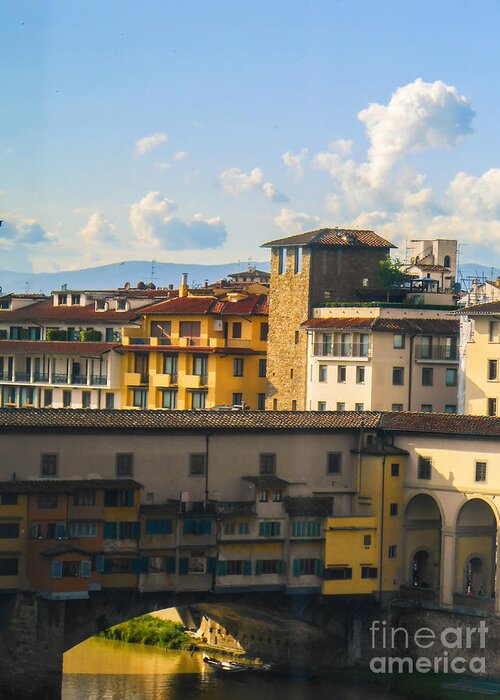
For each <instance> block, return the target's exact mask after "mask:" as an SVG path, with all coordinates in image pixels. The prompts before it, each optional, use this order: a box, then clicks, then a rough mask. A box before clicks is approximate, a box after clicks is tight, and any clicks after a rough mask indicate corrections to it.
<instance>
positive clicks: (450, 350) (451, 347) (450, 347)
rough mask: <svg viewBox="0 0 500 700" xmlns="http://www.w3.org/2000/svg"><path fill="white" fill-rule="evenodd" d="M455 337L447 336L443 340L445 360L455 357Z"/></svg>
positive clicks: (454, 358)
mask: <svg viewBox="0 0 500 700" xmlns="http://www.w3.org/2000/svg"><path fill="white" fill-rule="evenodd" d="M457 355H458V353H457V337H456V336H448V337H447V338H445V341H444V357H445V360H456V359H457Z"/></svg>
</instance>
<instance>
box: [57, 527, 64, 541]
mask: <svg viewBox="0 0 500 700" xmlns="http://www.w3.org/2000/svg"><path fill="white" fill-rule="evenodd" d="M65 537H66V525H65V524H64V523H57V525H56V539H57V540H62V539H64V538H65Z"/></svg>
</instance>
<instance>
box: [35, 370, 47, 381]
mask: <svg viewBox="0 0 500 700" xmlns="http://www.w3.org/2000/svg"><path fill="white" fill-rule="evenodd" d="M33 381H34V382H48V381H49V373H48V372H35V373H34V375H33Z"/></svg>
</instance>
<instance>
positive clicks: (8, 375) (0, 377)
mask: <svg viewBox="0 0 500 700" xmlns="http://www.w3.org/2000/svg"><path fill="white" fill-rule="evenodd" d="M0 381H2V382H11V381H12V372H1V373H0Z"/></svg>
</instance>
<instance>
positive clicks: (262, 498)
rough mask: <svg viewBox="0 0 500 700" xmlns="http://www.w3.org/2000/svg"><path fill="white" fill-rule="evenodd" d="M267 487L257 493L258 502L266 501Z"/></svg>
mask: <svg viewBox="0 0 500 700" xmlns="http://www.w3.org/2000/svg"><path fill="white" fill-rule="evenodd" d="M268 500H269V499H268V494H267V489H261V491H260V494H259V503H267V501H268Z"/></svg>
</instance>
